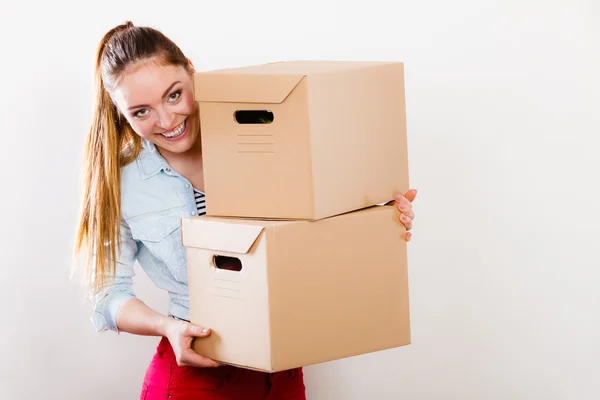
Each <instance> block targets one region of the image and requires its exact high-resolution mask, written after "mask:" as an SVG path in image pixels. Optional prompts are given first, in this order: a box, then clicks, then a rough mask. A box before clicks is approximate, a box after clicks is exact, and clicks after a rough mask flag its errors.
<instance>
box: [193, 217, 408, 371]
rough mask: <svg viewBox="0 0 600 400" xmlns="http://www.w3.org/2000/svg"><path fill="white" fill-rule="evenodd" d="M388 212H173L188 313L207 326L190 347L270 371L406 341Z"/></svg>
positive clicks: (396, 231) (402, 277) (399, 267)
mask: <svg viewBox="0 0 600 400" xmlns="http://www.w3.org/2000/svg"><path fill="white" fill-rule="evenodd" d="M397 216H398V210H397V209H396V208H395V207H394V206H375V207H371V208H367V209H363V210H360V211H355V212H351V213H347V214H344V215H340V216H335V217H331V218H325V219H321V220H318V221H275V220H271V221H261V220H254V219H236V218H219V217H208V216H201V217H194V218H185V219H183V220H182V236H183V244H184V245H185V246H188V248H187V254H188V274H189V279H188V285H189V290H190V314H191V315H190V318H191V321H192V323H195V324H199V325H202V326H207V327H210V328H211V329H212V333H211V335H210V336H209V337H208V338H203V339H197V340H195V341H194V343H193V348H194V349H195V350H196V351H197V352H198V353H200V354H202V355H204V356H207V357H210V358H212V359H215V360H218V361H221V362H223V363H226V364H232V365H238V366H242V367H245V368H249V369H256V370H261V371H267V372H274V371H281V370H286V369H291V368H295V367H299V366H307V365H311V364H316V363H321V362H326V361H331V360H336V359H341V358H345V357H350V356H356V355H360V354H365V353H370V352H374V351H380V350H384V349H390V348H394V347H399V346H403V345H407V344H409V343H410V320H409V297H408V279H407V256H406V245H407V243H406V242H405V240H404V238H403V235H404V232H405V231H406V230H405V228H404V226H403V225H401V224H400V222H399V221H398V219H397ZM223 266H229V267H232V268H230V269H221V268H223ZM240 268H241V269H240Z"/></svg>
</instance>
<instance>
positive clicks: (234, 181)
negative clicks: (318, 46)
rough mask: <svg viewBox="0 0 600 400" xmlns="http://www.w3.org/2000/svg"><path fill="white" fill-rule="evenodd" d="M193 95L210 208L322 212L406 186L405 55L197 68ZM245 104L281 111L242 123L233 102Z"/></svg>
mask: <svg viewBox="0 0 600 400" xmlns="http://www.w3.org/2000/svg"><path fill="white" fill-rule="evenodd" d="M194 98H195V100H196V101H197V102H198V103H199V109H200V121H201V131H202V133H201V138H202V146H203V149H204V155H203V166H204V183H205V191H206V193H207V203H206V207H207V208H206V211H207V215H209V216H226V217H231V216H236V217H250V218H262V219H303V220H316V219H321V218H326V217H329V216H333V215H338V214H342V213H345V212H350V211H354V210H358V209H361V208H365V207H370V206H372V205H375V204H382V203H385V202H387V201H390V200H392V199H393V196H394V195H395V194H397V193H405V192H406V191H407V190H408V189H409V188H408V156H407V139H406V111H405V98H404V64H403V63H400V62H357V61H356V62H355V61H289V62H277V63H271V64H263V65H256V66H249V67H240V68H230V69H223V70H217V71H207V72H197V73H195V74H194ZM248 110H268V111H270V112H272V113H273V117H274V119H273V121H272V122H271V123H268V124H264V123H262V124H248V123H238V122H237V121H236V112H237V111H248ZM237 115H239V114H237Z"/></svg>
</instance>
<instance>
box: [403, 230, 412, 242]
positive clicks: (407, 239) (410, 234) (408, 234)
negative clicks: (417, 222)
mask: <svg viewBox="0 0 600 400" xmlns="http://www.w3.org/2000/svg"><path fill="white" fill-rule="evenodd" d="M404 238H405V239H406V241H407V242H410V239H411V238H412V233H410V232H406V234H405V235H404Z"/></svg>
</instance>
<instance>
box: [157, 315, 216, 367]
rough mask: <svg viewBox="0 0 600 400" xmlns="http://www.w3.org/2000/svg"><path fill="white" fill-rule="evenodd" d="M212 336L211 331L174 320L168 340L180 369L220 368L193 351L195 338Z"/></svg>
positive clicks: (168, 333) (169, 328) (167, 334)
mask: <svg viewBox="0 0 600 400" xmlns="http://www.w3.org/2000/svg"><path fill="white" fill-rule="evenodd" d="M208 335H210V329H207V328H203V327H201V326H198V325H193V324H191V323H189V322H186V321H178V320H173V322H171V324H170V325H169V327H168V328H167V333H166V336H167V339H169V342H170V343H171V347H173V352H174V353H175V358H176V359H177V365H179V366H180V367H203V368H208V367H219V366H221V364H219V363H218V362H216V361H214V360H211V359H210V358H206V357H202V356H201V355H200V354H198V353H196V352H195V351H194V350H193V349H192V340H193V339H194V338H195V337H206V336H208Z"/></svg>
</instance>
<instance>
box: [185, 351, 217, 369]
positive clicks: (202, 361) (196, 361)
mask: <svg viewBox="0 0 600 400" xmlns="http://www.w3.org/2000/svg"><path fill="white" fill-rule="evenodd" d="M180 363H181V366H186V367H200V368H216V367H220V366H221V364H219V363H218V362H216V361H214V360H211V359H210V358H207V357H203V356H201V355H200V354H198V353H196V352H195V351H194V350H192V349H191V348H187V349H185V350H184V352H183V355H182V356H181V360H180Z"/></svg>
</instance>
